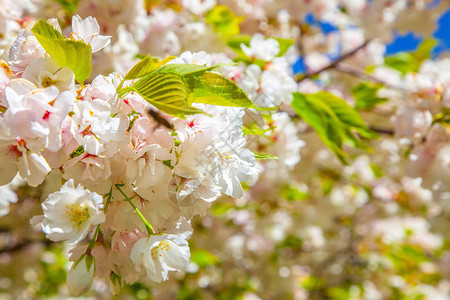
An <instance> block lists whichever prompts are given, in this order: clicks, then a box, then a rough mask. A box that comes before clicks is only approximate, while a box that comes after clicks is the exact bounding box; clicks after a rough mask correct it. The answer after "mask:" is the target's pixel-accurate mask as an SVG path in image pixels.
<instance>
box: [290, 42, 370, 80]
mask: <svg viewBox="0 0 450 300" xmlns="http://www.w3.org/2000/svg"><path fill="white" fill-rule="evenodd" d="M370 42H371V40H367V41H365V42H364V43H362V44H361V45H360V46H358V47H356V48H355V49H353V50H352V51H350V52H348V53H346V54H343V55H342V56H341V57H339V58H338V59H336V60H335V61H333V62H331V63H330V64H329V65H327V66H325V67H323V68H321V69H319V70H317V71H314V72H312V73H309V74H308V73H307V74H305V75H304V76H303V77H302V78H300V79H298V80H297V82H302V81H303V80H305V79H307V78H311V77H313V76H315V75H318V74H320V73H322V72H323V71H326V70H329V69H333V68H335V67H336V66H337V65H338V64H339V63H341V62H342V61H344V60H346V59H347V58H349V57H351V56H352V55H354V54H355V53H357V52H358V51H359V50H361V49H363V48H365V47H366V46H367V44H369V43H370Z"/></svg>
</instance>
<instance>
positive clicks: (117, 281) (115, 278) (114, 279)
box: [109, 272, 122, 296]
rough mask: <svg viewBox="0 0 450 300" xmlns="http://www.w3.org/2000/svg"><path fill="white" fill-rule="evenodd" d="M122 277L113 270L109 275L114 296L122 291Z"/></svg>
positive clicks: (110, 288)
mask: <svg viewBox="0 0 450 300" xmlns="http://www.w3.org/2000/svg"><path fill="white" fill-rule="evenodd" d="M121 282H122V279H121V278H120V276H119V275H117V274H116V273H114V272H112V273H111V275H110V276H109V290H110V291H111V294H113V296H117V295H119V293H120V289H121Z"/></svg>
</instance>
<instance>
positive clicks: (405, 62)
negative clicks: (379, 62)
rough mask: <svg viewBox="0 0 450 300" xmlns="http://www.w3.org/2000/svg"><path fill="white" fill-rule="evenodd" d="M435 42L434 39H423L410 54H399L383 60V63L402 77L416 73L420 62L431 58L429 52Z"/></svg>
mask: <svg viewBox="0 0 450 300" xmlns="http://www.w3.org/2000/svg"><path fill="white" fill-rule="evenodd" d="M436 44H437V42H436V40H434V39H425V40H424V41H423V42H422V43H421V44H420V46H419V48H418V49H417V50H416V51H414V52H411V53H408V52H400V53H398V54H394V55H391V56H387V57H385V59H384V63H385V64H386V65H387V66H388V67H390V68H392V69H395V70H397V71H399V72H400V73H402V75H405V74H408V73H417V72H418V71H419V69H420V66H421V65H422V62H423V61H424V60H426V59H428V58H430V57H431V51H432V50H433V48H434V47H435V46H436Z"/></svg>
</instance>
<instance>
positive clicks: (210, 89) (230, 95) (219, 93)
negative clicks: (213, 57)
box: [194, 72, 253, 107]
mask: <svg viewBox="0 0 450 300" xmlns="http://www.w3.org/2000/svg"><path fill="white" fill-rule="evenodd" d="M194 102H197V103H206V104H214V105H221V106H235V107H253V104H252V102H251V101H250V99H249V98H248V96H247V94H246V93H245V92H244V91H243V90H242V89H240V88H239V87H238V86H237V85H236V84H235V83H234V82H233V81H232V80H230V79H228V78H226V77H224V76H223V75H220V74H218V73H213V72H206V73H204V74H202V75H201V76H200V77H199V78H198V80H197V82H196V85H195V88H194Z"/></svg>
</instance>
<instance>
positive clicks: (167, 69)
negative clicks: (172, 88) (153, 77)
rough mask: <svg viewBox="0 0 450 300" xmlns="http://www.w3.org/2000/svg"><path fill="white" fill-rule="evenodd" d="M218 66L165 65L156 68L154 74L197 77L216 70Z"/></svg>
mask: <svg viewBox="0 0 450 300" xmlns="http://www.w3.org/2000/svg"><path fill="white" fill-rule="evenodd" d="M217 67H218V66H217V65H216V66H211V67H206V66H201V65H190V64H166V65H163V66H161V67H160V68H158V69H157V70H156V71H155V73H161V74H176V75H178V76H188V75H199V74H202V73H204V72H206V71H211V70H214V69H216V68H217Z"/></svg>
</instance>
